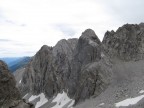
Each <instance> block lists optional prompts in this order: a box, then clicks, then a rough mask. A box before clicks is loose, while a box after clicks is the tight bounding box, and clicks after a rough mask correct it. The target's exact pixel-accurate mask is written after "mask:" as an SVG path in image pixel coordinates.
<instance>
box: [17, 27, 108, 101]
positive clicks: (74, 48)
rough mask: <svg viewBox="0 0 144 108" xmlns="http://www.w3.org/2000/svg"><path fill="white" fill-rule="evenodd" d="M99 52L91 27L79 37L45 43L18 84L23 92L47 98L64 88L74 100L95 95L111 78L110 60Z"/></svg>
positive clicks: (98, 42) (96, 38)
mask: <svg viewBox="0 0 144 108" xmlns="http://www.w3.org/2000/svg"><path fill="white" fill-rule="evenodd" d="M101 54H102V50H101V42H100V40H99V39H98V37H97V36H96V34H95V32H94V31H93V30H91V29H87V30H86V31H84V32H83V33H82V35H81V36H80V38H79V39H69V40H65V39H63V40H60V41H59V42H58V43H57V44H56V45H55V46H54V47H48V46H46V45H44V46H43V47H42V48H41V49H40V50H39V51H38V52H37V53H36V55H35V56H34V57H33V58H32V60H31V62H30V63H29V65H28V66H27V68H26V69H25V72H24V74H23V78H22V83H21V85H20V86H19V88H20V90H21V92H22V94H23V95H25V94H26V93H29V92H30V93H32V94H35V95H36V94H39V93H41V92H43V93H45V95H46V96H47V98H51V97H53V96H54V95H56V94H57V93H59V92H61V91H63V90H64V91H65V92H67V94H68V96H69V97H70V98H73V99H75V100H76V103H77V102H80V101H82V100H85V99H87V98H90V97H91V96H97V95H99V94H100V93H101V92H102V91H104V90H105V88H107V86H108V85H109V81H110V63H109V60H108V58H107V57H102V56H101ZM107 62H108V63H107Z"/></svg>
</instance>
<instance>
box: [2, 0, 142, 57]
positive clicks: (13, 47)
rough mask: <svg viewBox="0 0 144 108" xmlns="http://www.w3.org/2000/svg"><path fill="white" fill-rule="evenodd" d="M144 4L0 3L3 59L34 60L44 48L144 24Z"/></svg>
mask: <svg viewBox="0 0 144 108" xmlns="http://www.w3.org/2000/svg"><path fill="white" fill-rule="evenodd" d="M143 10H144V1H143V0H0V58H1V57H20V56H33V55H34V54H35V53H36V52H37V51H38V50H39V49H40V48H41V46H42V45H48V46H54V45H55V44H56V43H57V42H58V41H59V40H60V39H68V38H79V37H80V36H81V33H82V32H83V31H84V30H86V29H88V28H91V29H93V30H94V31H95V33H96V34H97V36H98V37H99V38H100V40H102V39H103V37H104V34H105V32H106V31H107V30H109V31H111V30H116V29H118V27H120V26H122V25H123V24H126V23H130V24H132V23H133V24H136V23H137V24H139V23H141V22H144V12H143Z"/></svg>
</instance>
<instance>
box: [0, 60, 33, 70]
mask: <svg viewBox="0 0 144 108" xmlns="http://www.w3.org/2000/svg"><path fill="white" fill-rule="evenodd" d="M30 59H31V57H6V58H0V60H3V61H4V62H5V63H6V64H7V65H8V67H9V70H10V71H11V72H14V71H16V70H17V69H19V68H21V67H24V66H25V65H26V64H27V63H28V62H29V61H30Z"/></svg>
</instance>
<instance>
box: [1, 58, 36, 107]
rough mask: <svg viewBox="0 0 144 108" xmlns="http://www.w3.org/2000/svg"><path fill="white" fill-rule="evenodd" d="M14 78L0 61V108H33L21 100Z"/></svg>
mask: <svg viewBox="0 0 144 108" xmlns="http://www.w3.org/2000/svg"><path fill="white" fill-rule="evenodd" d="M15 85H16V81H15V79H14V76H13V75H12V74H11V73H10V72H9V70H8V67H7V65H6V64H5V63H4V62H3V61H1V60H0V107H1V108H34V106H33V105H32V104H28V103H26V102H25V101H24V100H22V99H21V96H20V92H19V91H18V89H17V88H16V86H15Z"/></svg>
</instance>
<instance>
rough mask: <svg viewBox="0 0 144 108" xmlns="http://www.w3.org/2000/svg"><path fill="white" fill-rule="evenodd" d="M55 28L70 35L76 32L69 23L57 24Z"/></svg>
mask: <svg viewBox="0 0 144 108" xmlns="http://www.w3.org/2000/svg"><path fill="white" fill-rule="evenodd" d="M54 29H57V30H59V31H61V32H62V33H63V34H64V35H65V36H69V37H70V36H74V35H75V34H76V30H75V29H74V28H72V27H71V26H70V25H68V24H56V25H54Z"/></svg>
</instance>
